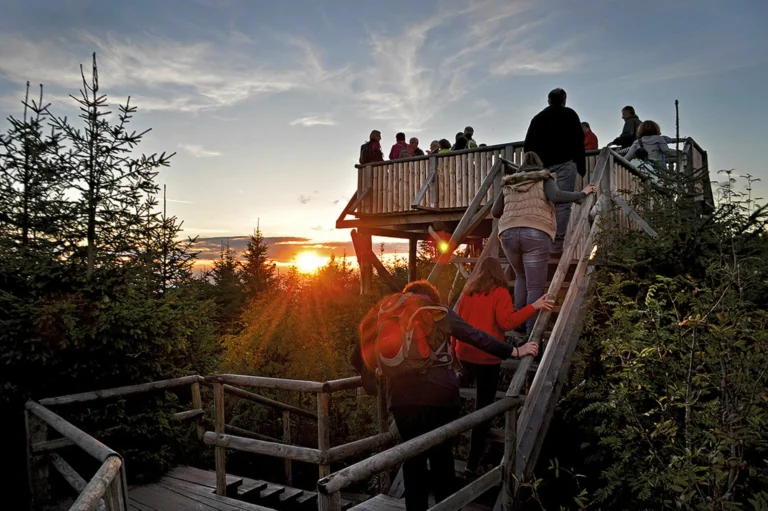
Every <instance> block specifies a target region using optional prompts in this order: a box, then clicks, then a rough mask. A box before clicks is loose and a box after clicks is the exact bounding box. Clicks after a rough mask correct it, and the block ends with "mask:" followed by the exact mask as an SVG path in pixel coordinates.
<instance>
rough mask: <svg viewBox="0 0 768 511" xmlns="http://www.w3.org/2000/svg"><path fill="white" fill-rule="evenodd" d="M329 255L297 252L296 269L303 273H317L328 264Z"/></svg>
mask: <svg viewBox="0 0 768 511" xmlns="http://www.w3.org/2000/svg"><path fill="white" fill-rule="evenodd" d="M328 260H329V258H328V257H324V256H321V255H318V254H317V252H299V253H298V254H296V269H298V270H299V271H300V272H301V273H315V272H316V271H317V270H319V269H320V268H322V267H323V266H325V265H326V264H328Z"/></svg>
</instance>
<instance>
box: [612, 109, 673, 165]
mask: <svg viewBox="0 0 768 511" xmlns="http://www.w3.org/2000/svg"><path fill="white" fill-rule="evenodd" d="M672 140H674V139H672V138H669V137H666V136H664V135H662V134H661V128H660V127H659V125H658V124H657V123H655V122H653V121H643V122H642V123H640V126H639V127H638V128H637V140H635V141H634V142H633V143H632V145H631V146H629V147H628V148H626V149H622V150H620V151H619V154H621V155H622V156H624V157H625V158H626V159H627V160H629V162H630V163H632V164H633V165H634V166H635V167H637V168H641V169H643V170H646V171H648V172H649V173H650V174H651V176H652V177H653V178H654V179H656V178H657V175H656V174H657V173H658V171H659V169H663V168H664V166H665V165H666V162H667V157H669V158H676V157H677V151H676V150H675V149H672V148H671V147H669V145H667V144H668V143H669V142H670V141H672Z"/></svg>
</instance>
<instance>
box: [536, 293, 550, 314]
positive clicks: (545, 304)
mask: <svg viewBox="0 0 768 511" xmlns="http://www.w3.org/2000/svg"><path fill="white" fill-rule="evenodd" d="M531 306H532V307H533V308H534V309H536V310H537V311H540V310H542V309H544V310H547V311H551V310H552V309H553V308H554V307H555V300H554V298H552V295H550V294H549V293H544V296H542V297H541V298H539V299H538V300H536V301H535V302H533V303H532V304H531Z"/></svg>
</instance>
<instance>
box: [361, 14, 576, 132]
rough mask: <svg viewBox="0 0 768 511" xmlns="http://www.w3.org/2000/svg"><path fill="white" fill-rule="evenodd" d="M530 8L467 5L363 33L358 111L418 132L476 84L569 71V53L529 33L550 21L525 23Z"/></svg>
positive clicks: (571, 58) (572, 62) (572, 50)
mask: <svg viewBox="0 0 768 511" xmlns="http://www.w3.org/2000/svg"><path fill="white" fill-rule="evenodd" d="M534 6H535V3H534V2H533V0H513V1H510V0H481V1H469V2H468V3H466V4H465V5H464V6H463V7H457V8H453V9H449V8H446V9H443V10H441V11H439V13H437V14H433V15H430V16H429V17H426V18H424V19H422V20H416V21H414V22H412V23H410V24H408V25H406V26H405V28H403V29H401V30H399V31H395V32H383V31H376V30H370V31H369V44H370V48H371V65H370V67H368V68H367V69H364V70H363V72H362V73H361V75H360V79H359V80H358V81H357V82H358V88H357V89H356V97H357V99H358V101H359V103H360V105H361V106H362V108H363V109H364V111H365V112H366V114H367V116H368V117H369V118H371V119H375V120H379V121H385V122H388V123H389V124H391V125H392V126H393V127H395V126H396V127H398V128H399V129H402V130H404V131H409V132H418V131H420V130H421V129H422V127H423V126H424V124H425V123H426V122H427V121H429V120H430V119H431V118H432V117H433V116H434V115H435V114H436V113H437V112H438V111H439V108H437V106H438V105H439V106H441V107H443V106H445V105H447V104H450V103H453V102H456V101H460V100H462V99H463V98H464V97H465V96H466V95H467V94H468V93H469V92H470V91H471V90H472V89H473V88H474V87H477V86H478V85H479V84H481V83H482V82H483V81H486V80H490V79H494V78H498V77H500V76H509V75H531V74H555V73H563V72H566V71H569V70H571V69H573V68H574V66H576V65H578V60H577V59H575V57H576V55H577V54H576V49H575V48H574V45H573V44H571V46H568V47H566V46H562V45H559V46H553V45H552V43H551V41H550V40H549V39H547V38H546V37H544V35H542V34H540V32H543V31H540V30H535V29H537V28H539V27H541V26H542V25H543V24H546V23H550V22H551V21H552V19H553V18H552V17H543V18H542V17H538V18H536V19H533V15H534V11H533V7H534ZM448 27H450V30H447V28H448ZM437 28H440V30H439V31H438V30H436V29H437ZM446 34H449V35H448V36H447V37H446Z"/></svg>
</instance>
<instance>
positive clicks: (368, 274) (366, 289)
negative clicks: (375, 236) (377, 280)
mask: <svg viewBox="0 0 768 511" xmlns="http://www.w3.org/2000/svg"><path fill="white" fill-rule="evenodd" d="M358 234H359V239H360V242H361V245H362V249H363V252H364V253H368V252H373V241H372V240H371V235H370V234H368V233H367V232H365V231H358ZM372 287H373V264H372V263H371V261H370V260H368V258H365V257H363V258H361V262H360V294H367V293H370V292H371V289H372Z"/></svg>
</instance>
